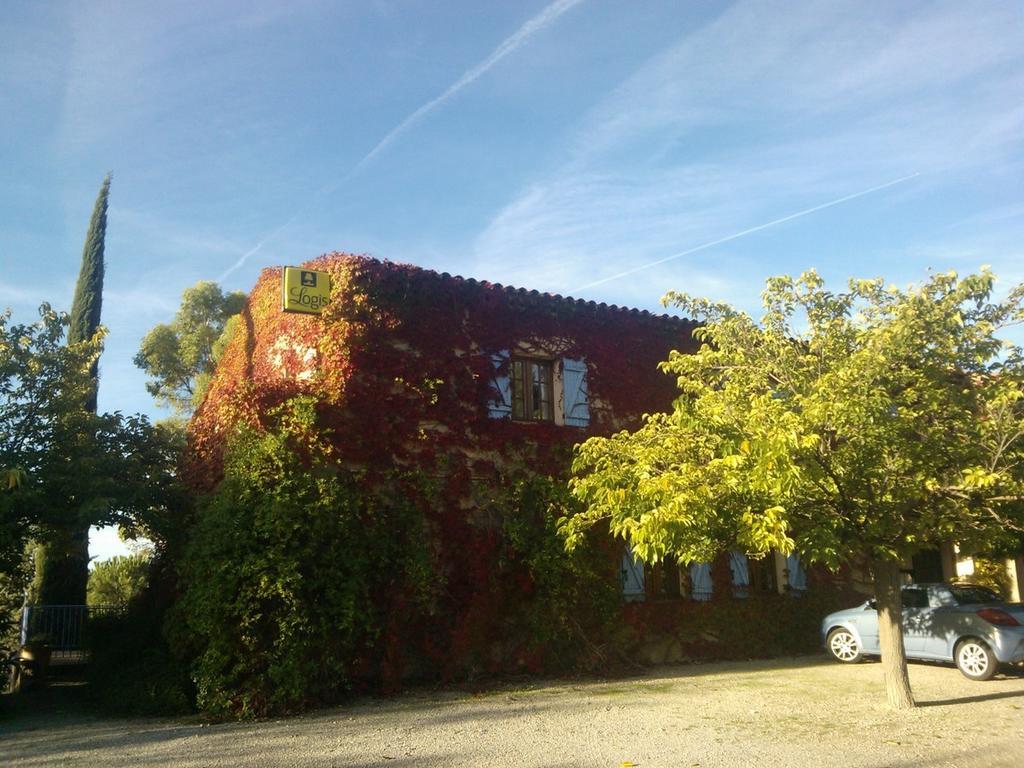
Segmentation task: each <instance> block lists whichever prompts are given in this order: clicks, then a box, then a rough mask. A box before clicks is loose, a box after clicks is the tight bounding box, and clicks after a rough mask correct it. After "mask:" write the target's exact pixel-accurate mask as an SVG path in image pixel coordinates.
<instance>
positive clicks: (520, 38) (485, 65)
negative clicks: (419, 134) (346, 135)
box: [217, 0, 583, 282]
mask: <svg viewBox="0 0 1024 768" xmlns="http://www.w3.org/2000/svg"><path fill="white" fill-rule="evenodd" d="M582 2H583V0H555V2H553V3H551V5H549V6H547V7H546V8H545V9H544V10H543V11H541V12H540V13H538V14H537V15H536V16H534V17H533V18H532V19H529V20H528V21H527V22H526V23H524V24H523V26H521V27H520V28H519V29H518V30H517V31H516V32H515V33H513V34H512V35H511V36H509V37H507V38H505V40H504V41H502V43H501V44H500V45H499V46H498V47H497V48H495V49H494V50H493V51H491V54H490V55H489V56H488V57H487V58H486V59H484V60H483V61H481V62H480V63H479V64H477V65H476V66H475V67H472V68H471V69H468V70H466V72H465V73H463V75H462V77H460V78H459V79H458V80H456V81H455V82H454V83H452V84H451V85H450V86H448V88H447V89H446V90H445V91H444V92H443V93H441V94H440V95H439V96H436V97H434V98H433V99H431V100H430V101H428V102H427V103H426V104H424V105H423V106H421V107H419V108H418V109H417V110H416V111H414V112H412V113H411V114H410V115H409V116H408V117H406V118H405V119H404V120H402V122H400V123H399V124H398V125H396V126H395V127H394V128H392V129H391V130H390V131H388V132H387V134H385V135H384V138H383V139H381V140H380V141H378V142H377V144H376V145H374V147H373V149H371V150H370V151H369V152H367V153H366V154H365V155H363V158H362V159H361V160H360V161H359V162H358V163H356V164H355V165H354V166H353V167H352V169H351V170H350V171H349V172H348V173H346V174H345V175H344V176H342V177H341V178H340V179H338V180H337V181H333V182H331V183H330V184H328V185H327V186H325V187H324V188H322V189H321V190H320V191H318V192H317V193H316V194H315V195H314V196H313V198H312V199H316V198H319V197H322V196H324V195H326V194H329V193H330V192H333V191H334V190H335V189H337V188H338V187H340V186H341V185H342V184H345V183H346V182H348V181H350V180H351V179H352V177H354V176H356V175H357V174H358V173H360V172H361V171H362V170H363V169H364V168H366V166H367V165H369V164H370V163H372V162H373V160H374V158H376V157H377V156H378V155H380V153H381V152H383V151H384V150H386V149H387V148H388V147H389V146H390V145H391V144H392V143H393V142H394V141H395V139H397V138H398V137H399V136H401V135H402V134H403V133H405V132H406V131H408V130H409V129H410V128H412V127H413V126H414V125H416V124H417V123H419V122H420V121H421V120H423V118H424V117H426V116H427V115H428V114H430V113H431V112H433V111H434V110H435V109H437V108H438V107H440V106H443V105H444V104H445V103H446V102H447V101H448V100H449V99H451V98H452V97H453V96H455V94H457V93H458V92H459V91H461V90H462V89H463V88H465V87H466V86H469V85H472V84H473V83H474V82H476V81H477V80H478V79H480V77H482V76H483V75H484V74H486V73H487V72H488V71H489V70H490V69H492V68H493V67H494V65H495V64H497V63H498V62H500V61H501V60H502V59H504V58H506V57H508V56H510V55H511V54H513V53H514V52H515V51H516V50H517V49H518V48H519V47H520V46H522V45H523V44H524V43H525V42H527V41H528V40H529V39H530V38H531V37H533V36H534V35H535V34H537V33H538V32H540V31H541V30H543V29H544V28H545V27H547V26H548V25H550V24H552V23H554V22H555V21H557V20H558V18H559V17H560V16H562V15H563V14H564V13H566V11H569V10H571V9H572V8H573V7H575V6H577V5H579V4H580V3H582ZM312 199H311V200H312ZM307 207H308V206H307ZM304 212H305V208H303V209H300V210H299V211H297V212H296V213H295V214H293V215H292V217H291V218H289V219H288V220H287V221H286V222H285V223H284V224H282V225H280V226H279V227H277V228H276V229H274V230H273V231H272V232H270V233H268V234H266V235H264V236H263V237H262V238H261V239H260V241H259V242H258V243H256V245H254V246H253V247H252V248H250V249H249V250H248V251H246V252H245V253H243V254H242V255H241V256H240V257H239V259H238V261H236V262H235V263H234V264H233V265H232V266H231V267H229V268H228V269H227V270H226V271H225V272H224V274H222V275H221V276H220V277H218V278H217V281H218V282H222V281H223V280H224V279H225V278H226V277H228V276H230V275H231V274H233V273H234V272H235V271H237V270H238V269H240V268H241V267H242V266H243V265H244V264H245V262H247V261H248V260H249V258H250V257H251V256H253V255H254V254H256V253H258V252H259V251H260V250H262V249H263V246H264V244H265V243H266V242H267V241H268V240H270V239H271V238H273V237H275V236H277V235H278V234H280V233H281V232H282V231H284V230H285V229H287V228H288V227H289V226H291V225H292V224H293V223H294V222H295V220H296V219H297V218H299V216H301V215H302V213H304Z"/></svg>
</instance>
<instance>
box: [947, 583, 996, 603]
mask: <svg viewBox="0 0 1024 768" xmlns="http://www.w3.org/2000/svg"><path fill="white" fill-rule="evenodd" d="M949 591H950V592H952V593H953V597H954V599H955V600H956V601H957V603H958V604H959V605H977V604H979V603H999V602H1002V599H1001V598H1000V597H999V595H997V594H996V593H995V592H993V591H992V590H991V589H989V588H988V587H977V586H973V585H969V584H961V585H957V584H953V585H951V586H950V587H949Z"/></svg>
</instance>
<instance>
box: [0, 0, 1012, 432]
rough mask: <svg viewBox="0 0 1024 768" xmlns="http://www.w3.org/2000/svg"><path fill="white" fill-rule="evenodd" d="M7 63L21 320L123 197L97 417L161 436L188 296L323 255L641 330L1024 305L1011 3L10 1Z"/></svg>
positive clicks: (57, 288)
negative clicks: (893, 286) (609, 311)
mask: <svg viewBox="0 0 1024 768" xmlns="http://www.w3.org/2000/svg"><path fill="white" fill-rule="evenodd" d="M0 50H3V51H4V55H3V56H2V57H0V136H2V139H3V140H2V141H0V163H2V166H0V167H3V168H4V171H5V172H4V173H3V174H2V177H0V306H10V307H11V308H12V309H13V310H14V312H15V316H16V318H17V319H24V320H28V319H30V318H32V317H33V315H34V311H35V309H34V308H35V307H36V306H37V305H38V304H39V302H41V301H44V300H48V301H50V302H52V303H53V304H54V305H56V306H58V307H61V308H65V309H66V308H68V305H69V304H70V298H71V293H72V290H73V285H74V280H75V278H76V276H77V270H78V263H79V259H80V255H81V247H82V240H83V238H84V234H85V229H86V226H87V222H88V217H89V213H90V211H91V208H92V203H93V200H94V198H95V195H96V192H97V190H98V188H99V185H100V181H101V180H102V178H103V175H104V174H105V173H106V172H107V171H108V170H109V171H113V173H114V181H113V186H112V191H111V208H110V221H109V228H108V237H107V283H106V291H105V296H104V309H103V315H104V322H105V324H107V325H108V326H109V328H110V336H109V337H108V343H107V351H106V352H105V354H104V357H103V359H102V362H101V370H102V382H101V387H100V407H101V408H103V409H105V410H115V409H117V410H122V411H126V412H133V411H143V412H147V413H150V414H151V415H153V416H156V417H159V416H160V415H161V414H160V413H159V412H158V411H157V410H156V409H155V407H154V406H153V404H152V402H151V401H150V399H149V396H148V395H147V394H146V392H145V390H144V387H143V381H144V378H143V376H142V375H141V372H139V371H137V370H136V369H135V368H134V367H133V365H132V363H131V357H132V355H133V354H134V352H135V350H136V349H137V347H138V342H139V339H140V338H141V336H142V335H143V334H144V333H145V331H146V330H147V329H148V328H149V327H150V326H152V325H153V324H155V323H157V322H161V321H165V320H168V319H169V318H170V316H171V315H172V314H173V312H174V309H175V307H176V306H177V302H178V298H179V296H180V294H181V291H182V290H183V289H184V288H186V287H188V286H189V285H191V284H193V283H195V282H196V281H197V280H201V279H213V280H218V279H219V280H221V282H222V283H223V285H224V286H225V287H227V288H231V289H242V290H248V289H249V288H250V287H251V286H252V284H253V283H254V281H255V278H256V275H257V274H258V272H259V270H260V269H261V268H262V267H264V266H268V265H277V264H285V263H296V262H299V261H303V260H305V259H307V258H312V257H314V256H316V255H319V254H320V253H322V252H325V251H331V250H344V251H350V252H356V253H368V254H372V255H374V256H378V257H381V258H387V259H392V260H395V261H404V262H412V263H415V264H420V265H422V266H425V267H431V268H435V269H440V270H444V271H449V272H453V273H459V274H463V275H467V276H473V277H477V278H483V279H489V280H493V281H498V282H503V283H509V284H513V285H518V286H524V287H528V288H537V289H541V290H547V291H557V292H560V293H570V294H572V295H577V296H581V297H584V298H588V299H597V300H602V301H609V302H614V303H618V304H628V305H633V306H638V307H645V308H650V309H657V308H658V306H659V305H658V299H659V298H660V296H661V295H662V294H663V293H664V292H665V291H667V290H669V289H675V290H683V291H688V292H691V293H696V294H700V295H706V296H709V297H713V298H717V299H723V300H727V301H730V302H732V303H734V304H737V305H739V306H741V307H744V308H747V309H750V310H752V311H754V310H756V308H757V305H758V294H759V292H760V289H761V287H762V285H763V282H764V279H765V277H767V276H769V275H773V274H779V273H796V272H800V271H802V270H804V269H807V268H810V267H815V268H817V269H818V270H819V271H820V272H822V273H823V274H824V275H825V276H826V277H827V278H828V279H829V280H832V281H842V280H845V279H846V278H847V277H849V276H852V275H856V276H861V277H869V276H879V275H880V276H883V277H885V278H887V279H888V280H891V281H893V282H895V283H897V284H905V283H909V282H912V281H915V280H920V279H922V278H923V277H924V276H925V275H926V274H927V270H928V269H929V268H930V269H935V270H947V269H957V270H959V271H961V272H966V271H970V270H975V269H977V268H978V267H979V266H981V265H982V264H989V265H991V266H992V267H993V269H994V271H995V272H996V273H997V274H998V275H999V276H1000V278H1001V284H1002V285H1003V286H1006V285H1008V284H1011V283H1014V282H1019V281H1021V280H1024V245H1022V243H1024V195H1022V192H1024V185H1022V179H1024V173H1022V172H1024V6H1022V5H1021V4H1020V3H1019V2H976V3H964V2H947V3H943V2H921V3H913V2H900V3H864V2H842V1H839V0H829V2H792V3H779V2H759V1H757V0H751V1H741V2H736V3H712V2H701V3H696V2H693V3H682V2H678V0H677V1H676V2H656V1H654V0H651V1H650V2H642V3H637V2H635V0H634V1H632V2H627V1H626V0H560V1H559V2H554V3H545V2H518V3H470V2H443V3H425V2H387V1H385V0H380V1H378V2H338V1H333V2H319V1H317V0H312V1H309V2H303V1H302V0H295V1H293V2H288V3H283V2H280V1H279V0H249V1H248V2H232V3H225V2H203V3H188V2H180V3H162V4H157V3H134V2H104V1H103V0H92V1H91V2H89V3H70V2H69V3H61V2H50V3H36V2H11V3H8V4H6V5H5V22H4V24H3V25H2V26H0ZM908 177H909V178H908ZM897 180H901V181H898V183H892V182H897ZM883 185H889V186H885V187H884V188H881V189H875V188H877V187H881V186H883ZM872 189H874V190H875V191H872V192H866V190H872ZM864 192H866V193H865V194H860V195H859V196H857V197H853V198H852V199H848V200H846V201H845V202H841V203H837V204H835V205H831V206H828V207H821V206H826V205H827V204H828V203H831V202H833V201H837V200H841V199H843V198H847V197H849V196H852V195H858V194H859V193H864ZM819 207H821V208H820V209H819V210H816V211H814V212H811V213H807V214H806V215H803V216H798V217H796V218H791V219H789V220H787V221H783V222H781V223H778V224H775V225H773V226H770V227H766V228H763V229H757V228H758V227H760V226H761V225H764V224H766V223H769V222H774V221H777V220H779V219H785V218H787V217H790V216H792V215H793V214H795V213H799V212H802V211H808V210H810V209H815V208H819ZM751 229H755V230H756V231H753V232H750V233H749V234H746V235H743V236H741V237H735V238H733V235H736V234H737V233H741V232H746V231H747V230H751ZM730 238H731V239H730ZM717 241H722V242H718V244H716V245H713V246H710V247H706V248H701V246H703V245H706V244H708V243H713V242H717ZM684 252H689V253H687V254H686V255H682V256H679V257H678V258H668V257H671V256H674V255H676V254H681V253H684ZM666 259H667V260H666ZM653 262H661V263H659V264H656V265H655V266H652V267H649V268H645V269H637V268H639V267H641V266H643V265H647V264H651V263H653ZM633 270H637V271H633ZM623 272H631V274H628V275H626V276H623V277H618V278H616V279H607V278H610V277H612V276H615V275H618V274H620V273H623ZM598 281H603V282H598ZM595 283H596V284H595Z"/></svg>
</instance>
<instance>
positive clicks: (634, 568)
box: [621, 544, 647, 601]
mask: <svg viewBox="0 0 1024 768" xmlns="http://www.w3.org/2000/svg"><path fill="white" fill-rule="evenodd" d="M621 575H622V596H623V597H624V598H625V599H626V600H629V601H639V600H643V599H644V598H645V597H646V594H647V592H646V588H645V586H644V564H643V563H641V562H640V561H639V560H637V559H636V558H635V557H634V556H633V550H632V549H631V548H630V547H629V545H628V544H627V545H626V549H625V550H624V551H623V553H622V570H621Z"/></svg>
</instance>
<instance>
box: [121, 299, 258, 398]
mask: <svg viewBox="0 0 1024 768" xmlns="http://www.w3.org/2000/svg"><path fill="white" fill-rule="evenodd" d="M244 305H245V294H244V293H240V292H232V293H224V292H223V291H222V290H221V289H220V287H219V286H218V285H217V284H216V283H213V282H209V281H203V282H199V283H196V284H195V285H194V286H192V287H191V288H188V289H186V290H185V292H184V293H183V294H182V297H181V307H180V308H179V309H178V312H177V314H176V315H175V316H174V320H173V321H171V322H170V323H161V324H160V325H156V326H154V327H153V328H152V329H150V331H149V333H147V334H146V335H145V336H144V337H143V339H142V344H141V346H140V347H139V353H138V354H137V355H136V356H135V365H137V366H138V367H139V368H141V369H142V370H143V371H145V372H146V373H147V374H149V375H150V376H152V377H153V380H152V381H150V382H147V384H146V389H147V391H148V392H149V393H150V394H151V395H152V396H153V397H154V398H156V401H157V402H158V403H160V404H163V405H167V406H169V407H171V408H172V409H173V410H174V411H175V412H176V413H178V414H179V415H187V414H189V413H191V411H192V410H193V409H194V408H195V407H196V406H198V405H199V403H200V402H202V399H203V396H204V395H205V393H206V387H207V385H208V384H209V380H210V376H211V375H212V374H213V369H214V366H215V365H216V362H217V357H218V349H222V348H223V345H224V342H223V341H220V339H221V337H222V336H223V335H224V333H225V330H226V328H227V325H228V323H229V321H230V320H231V319H232V318H233V317H234V316H236V315H237V314H238V313H239V312H241V311H242V307H243V306H244ZM218 342H219V343H218Z"/></svg>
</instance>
